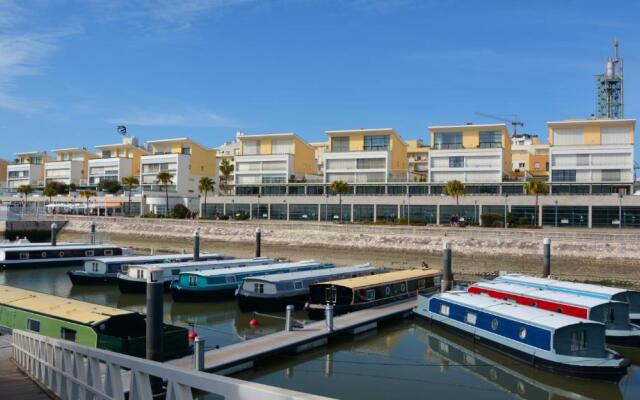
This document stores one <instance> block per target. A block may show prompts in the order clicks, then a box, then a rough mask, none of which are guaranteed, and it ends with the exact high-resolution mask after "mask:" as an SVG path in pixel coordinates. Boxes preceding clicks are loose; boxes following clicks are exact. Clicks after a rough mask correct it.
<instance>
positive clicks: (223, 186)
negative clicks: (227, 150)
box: [220, 158, 234, 194]
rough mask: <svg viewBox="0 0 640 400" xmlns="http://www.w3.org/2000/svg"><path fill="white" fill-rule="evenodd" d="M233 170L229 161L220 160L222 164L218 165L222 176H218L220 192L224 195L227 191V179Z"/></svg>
mask: <svg viewBox="0 0 640 400" xmlns="http://www.w3.org/2000/svg"><path fill="white" fill-rule="evenodd" d="M233 169H234V167H233V164H231V161H229V159H227V158H225V159H224V160H222V162H221V163H220V173H221V174H222V175H220V190H222V191H223V192H224V193H225V194H228V191H229V178H230V177H231V174H232V173H233Z"/></svg>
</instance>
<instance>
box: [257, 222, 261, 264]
mask: <svg viewBox="0 0 640 400" xmlns="http://www.w3.org/2000/svg"><path fill="white" fill-rule="evenodd" d="M261 241H262V232H260V228H256V257H260V246H261V243H260V242H261Z"/></svg>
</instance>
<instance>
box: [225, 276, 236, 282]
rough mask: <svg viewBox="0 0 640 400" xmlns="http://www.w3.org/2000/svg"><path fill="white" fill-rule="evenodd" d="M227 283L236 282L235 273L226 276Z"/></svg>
mask: <svg viewBox="0 0 640 400" xmlns="http://www.w3.org/2000/svg"><path fill="white" fill-rule="evenodd" d="M227 283H236V277H235V275H228V276H227Z"/></svg>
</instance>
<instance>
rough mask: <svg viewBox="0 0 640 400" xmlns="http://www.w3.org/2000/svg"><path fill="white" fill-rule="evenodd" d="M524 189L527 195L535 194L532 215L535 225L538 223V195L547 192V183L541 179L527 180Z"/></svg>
mask: <svg viewBox="0 0 640 400" xmlns="http://www.w3.org/2000/svg"><path fill="white" fill-rule="evenodd" d="M524 191H525V192H526V193H527V194H528V195H532V194H533V195H535V196H536V208H535V210H534V215H535V219H536V223H535V224H536V225H539V223H538V196H539V195H541V194H542V195H546V194H547V193H549V185H547V183H546V182H542V181H528V182H527V183H525V184H524Z"/></svg>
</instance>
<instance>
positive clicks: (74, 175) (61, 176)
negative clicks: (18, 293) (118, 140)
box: [44, 148, 98, 186]
mask: <svg viewBox="0 0 640 400" xmlns="http://www.w3.org/2000/svg"><path fill="white" fill-rule="evenodd" d="M53 152H54V153H55V154H56V158H55V159H54V160H49V161H46V162H45V164H44V181H45V184H47V183H48V182H54V181H55V182H60V183H64V184H67V185H71V184H74V185H77V186H86V185H87V183H88V182H87V176H88V172H89V160H91V159H94V158H97V157H98V156H97V155H96V154H94V153H92V152H90V151H88V150H87V149H85V148H69V149H57V150H53Z"/></svg>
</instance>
